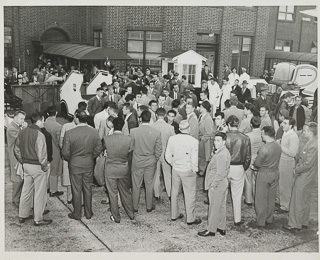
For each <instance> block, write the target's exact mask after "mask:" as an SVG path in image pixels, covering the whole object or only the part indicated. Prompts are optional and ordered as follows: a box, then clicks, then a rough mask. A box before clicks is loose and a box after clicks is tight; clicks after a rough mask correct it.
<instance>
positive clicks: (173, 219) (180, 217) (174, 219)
mask: <svg viewBox="0 0 320 260" xmlns="http://www.w3.org/2000/svg"><path fill="white" fill-rule="evenodd" d="M183 217H184V215H183V214H182V213H180V215H179V217H177V218H172V219H171V221H176V220H178V219H182V218H183Z"/></svg>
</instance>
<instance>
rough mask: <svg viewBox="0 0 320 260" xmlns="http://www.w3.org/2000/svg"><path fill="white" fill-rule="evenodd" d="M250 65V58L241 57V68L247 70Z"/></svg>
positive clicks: (247, 56) (246, 56)
mask: <svg viewBox="0 0 320 260" xmlns="http://www.w3.org/2000/svg"><path fill="white" fill-rule="evenodd" d="M249 63H250V56H249V55H242V57H241V67H243V68H246V69H249V67H250V66H249V65H250V64H249Z"/></svg>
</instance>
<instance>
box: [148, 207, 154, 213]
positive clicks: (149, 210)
mask: <svg viewBox="0 0 320 260" xmlns="http://www.w3.org/2000/svg"><path fill="white" fill-rule="evenodd" d="M155 209H156V207H155V206H153V207H152V208H151V209H147V212H148V213H150V212H151V211H153V210H155Z"/></svg>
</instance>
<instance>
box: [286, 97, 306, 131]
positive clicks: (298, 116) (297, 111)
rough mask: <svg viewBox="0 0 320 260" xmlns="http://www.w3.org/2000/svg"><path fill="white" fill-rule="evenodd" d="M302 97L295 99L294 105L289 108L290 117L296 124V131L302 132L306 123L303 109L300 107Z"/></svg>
mask: <svg viewBox="0 0 320 260" xmlns="http://www.w3.org/2000/svg"><path fill="white" fill-rule="evenodd" d="M301 102H302V97H300V96H296V97H295V105H294V106H292V107H291V108H290V113H289V115H290V117H293V118H294V119H295V120H296V122H297V131H300V132H299V133H301V132H302V128H303V126H304V123H305V122H306V114H305V111H304V108H303V107H302V105H301Z"/></svg>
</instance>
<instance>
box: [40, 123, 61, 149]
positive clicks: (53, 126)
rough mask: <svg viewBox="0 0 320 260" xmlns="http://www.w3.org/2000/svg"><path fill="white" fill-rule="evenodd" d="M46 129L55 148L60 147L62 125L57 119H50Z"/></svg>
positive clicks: (45, 125)
mask: <svg viewBox="0 0 320 260" xmlns="http://www.w3.org/2000/svg"><path fill="white" fill-rule="evenodd" d="M44 127H45V128H46V130H47V131H48V132H49V133H50V134H51V136H52V142H53V144H54V146H55V147H59V143H60V135H61V129H62V125H60V124H59V123H58V122H57V121H56V119H55V118H52V117H48V118H47V120H46V121H45V123H44Z"/></svg>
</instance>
